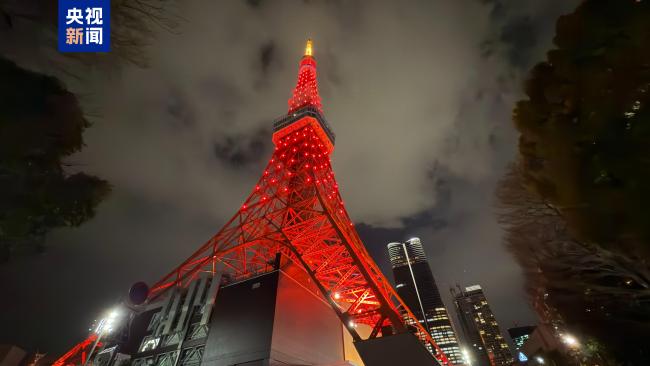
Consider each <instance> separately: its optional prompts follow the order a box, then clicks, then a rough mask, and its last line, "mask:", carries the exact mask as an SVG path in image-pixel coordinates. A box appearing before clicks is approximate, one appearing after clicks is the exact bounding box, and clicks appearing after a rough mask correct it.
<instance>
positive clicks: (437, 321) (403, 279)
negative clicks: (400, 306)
mask: <svg viewBox="0 0 650 366" xmlns="http://www.w3.org/2000/svg"><path fill="white" fill-rule="evenodd" d="M388 256H389V258H390V262H391V265H392V267H393V276H394V277H395V288H396V289H397V293H398V294H399V296H400V297H401V298H402V300H404V302H405V303H406V305H408V307H409V308H410V309H411V311H412V312H413V314H414V315H415V317H416V318H417V319H418V321H419V322H420V323H421V324H422V325H423V326H424V327H425V328H426V329H427V330H428V331H429V332H430V333H431V337H433V340H434V341H435V342H436V343H437V344H438V346H439V347H440V348H441V349H442V350H443V352H444V353H445V354H446V355H447V357H449V359H450V360H451V361H452V363H453V364H454V365H463V364H464V362H463V355H462V353H461V350H460V347H459V346H458V338H457V337H456V333H455V332H454V329H453V327H452V324H451V320H450V319H449V314H448V312H447V309H446V308H445V304H444V303H443V302H442V298H441V296H440V291H438V286H436V281H435V279H434V278H433V274H432V273H431V267H429V262H428V261H427V258H426V255H425V253H424V248H423V247H422V243H421V242H420V239H419V238H412V239H409V240H407V241H406V242H405V243H390V244H388Z"/></svg>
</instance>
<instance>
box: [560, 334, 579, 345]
mask: <svg viewBox="0 0 650 366" xmlns="http://www.w3.org/2000/svg"><path fill="white" fill-rule="evenodd" d="M562 342H564V344H566V345H567V346H569V347H571V348H577V347H580V343H579V342H578V340H577V339H576V337H574V336H572V335H570V334H563V335H562Z"/></svg>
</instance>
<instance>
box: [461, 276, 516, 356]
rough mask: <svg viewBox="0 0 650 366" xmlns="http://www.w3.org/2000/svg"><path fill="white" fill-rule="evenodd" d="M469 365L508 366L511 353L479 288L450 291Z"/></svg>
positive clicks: (476, 286) (471, 287)
mask: <svg viewBox="0 0 650 366" xmlns="http://www.w3.org/2000/svg"><path fill="white" fill-rule="evenodd" d="M452 295H453V296H454V303H455V304H456V310H457V312H458V318H459V320H460V323H461V326H462V329H463V333H464V336H465V340H466V341H467V343H468V345H467V346H468V353H470V358H471V360H470V361H471V364H472V366H510V365H512V363H513V358H512V353H511V352H510V349H509V348H508V344H507V343H506V340H505V339H504V338H503V336H502V335H501V329H500V328H499V324H498V323H497V321H496V318H495V317H494V313H493V312H492V309H490V306H489V305H488V302H487V299H486V298H485V294H484V293H483V289H481V286H479V285H474V286H470V287H466V288H465V290H462V289H460V288H459V291H458V292H456V291H454V290H453V289H452Z"/></svg>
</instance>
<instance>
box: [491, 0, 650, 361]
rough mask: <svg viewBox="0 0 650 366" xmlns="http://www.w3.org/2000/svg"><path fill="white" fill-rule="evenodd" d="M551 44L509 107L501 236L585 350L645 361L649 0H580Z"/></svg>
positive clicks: (538, 294)
mask: <svg viewBox="0 0 650 366" xmlns="http://www.w3.org/2000/svg"><path fill="white" fill-rule="evenodd" d="M554 42H555V45H556V48H555V49H553V50H551V51H550V52H548V55H547V60H546V61H545V62H542V63H540V64H538V65H536V66H535V67H534V68H533V70H532V71H531V74H530V79H529V80H528V81H527V83H526V94H527V96H528V98H527V99H526V100H522V101H520V102H519V103H518V104H517V106H516V109H515V113H514V122H515V125H516V127H517V129H518V130H519V132H520V140H519V152H520V160H519V164H518V165H517V166H516V167H514V168H513V170H512V171H511V172H510V174H509V175H508V176H507V177H506V178H505V179H504V180H503V182H502V184H501V187H500V190H499V193H498V195H499V198H500V202H501V204H502V205H503V207H502V209H503V211H502V212H501V220H502V224H503V225H504V226H505V227H506V229H507V235H506V244H507V245H508V247H509V249H510V250H511V251H512V252H513V253H514V255H515V257H516V258H517V260H518V261H519V263H520V264H521V265H522V267H523V268H524V271H525V274H526V279H527V286H528V289H529V292H530V294H531V297H532V299H533V300H534V301H535V302H536V303H537V304H539V303H540V302H544V303H546V304H547V305H548V306H549V307H550V308H552V309H554V310H553V311H556V312H557V314H558V318H559V319H561V323H563V324H564V326H566V328H567V329H569V330H570V331H572V332H574V333H576V334H578V335H580V337H581V338H582V339H583V341H585V347H583V352H585V354H584V355H583V356H585V357H592V360H595V362H596V363H599V364H625V365H649V364H650V345H648V343H647V341H646V336H647V334H650V296H649V295H650V266H649V260H650V210H648V206H649V205H650V3H649V2H646V1H636V0H609V1H607V0H587V1H584V2H583V3H582V4H581V5H580V6H579V7H578V8H577V9H576V10H575V11H574V12H573V13H572V14H569V15H566V16H563V17H561V18H560V19H559V20H558V23H557V33H556V37H555V39H554ZM545 315H548V314H545ZM587 345H589V347H587ZM589 352H591V355H590V354H589ZM604 355H609V356H608V357H610V356H611V357H612V358H613V359H611V358H610V359H609V360H607V359H604V358H603V357H604ZM593 357H595V358H593Z"/></svg>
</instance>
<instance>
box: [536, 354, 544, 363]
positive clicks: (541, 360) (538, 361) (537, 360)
mask: <svg viewBox="0 0 650 366" xmlns="http://www.w3.org/2000/svg"><path fill="white" fill-rule="evenodd" d="M535 361H536V362H537V363H538V364H540V365H543V364H544V363H545V362H544V359H543V358H542V356H535Z"/></svg>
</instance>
